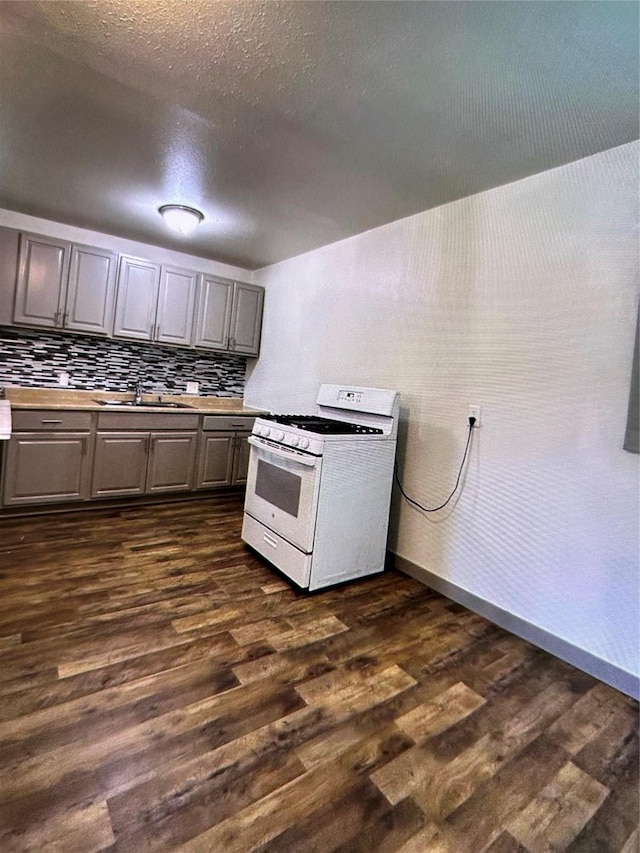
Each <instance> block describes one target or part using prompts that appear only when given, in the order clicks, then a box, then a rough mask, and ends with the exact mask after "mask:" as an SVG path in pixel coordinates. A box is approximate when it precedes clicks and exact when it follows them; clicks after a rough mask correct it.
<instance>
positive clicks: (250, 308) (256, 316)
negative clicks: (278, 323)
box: [229, 282, 264, 355]
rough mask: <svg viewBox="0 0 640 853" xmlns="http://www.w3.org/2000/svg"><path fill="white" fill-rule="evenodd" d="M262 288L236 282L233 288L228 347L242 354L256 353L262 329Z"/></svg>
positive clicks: (258, 349)
mask: <svg viewBox="0 0 640 853" xmlns="http://www.w3.org/2000/svg"><path fill="white" fill-rule="evenodd" d="M263 304H264V288H262V287H257V286H255V285H253V284H242V283H241V282H236V283H235V284H234V288H233V312H232V314H231V330H230V334H229V349H230V350H231V351H232V352H238V353H242V354H243V355H258V352H259V351H260V331H261V329H262V306H263Z"/></svg>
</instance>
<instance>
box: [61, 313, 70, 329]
mask: <svg viewBox="0 0 640 853" xmlns="http://www.w3.org/2000/svg"><path fill="white" fill-rule="evenodd" d="M68 320H69V312H68V311H65V312H64V314H63V315H62V325H63V326H66V325H67V321H68Z"/></svg>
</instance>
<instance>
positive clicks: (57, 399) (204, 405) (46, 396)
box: [4, 386, 265, 416]
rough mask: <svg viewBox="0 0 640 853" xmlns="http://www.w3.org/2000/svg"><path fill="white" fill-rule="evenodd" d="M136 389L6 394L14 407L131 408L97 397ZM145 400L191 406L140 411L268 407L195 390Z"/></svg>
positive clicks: (232, 411) (226, 411)
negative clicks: (105, 402)
mask: <svg viewBox="0 0 640 853" xmlns="http://www.w3.org/2000/svg"><path fill="white" fill-rule="evenodd" d="M133 396H134V395H133V392H131V391H128V392H121V391H120V392H119V391H77V390H73V389H70V388H22V387H12V386H5V388H4V398H5V400H9V402H10V403H11V408H12V409H82V410H83V411H87V410H89V411H95V412H105V411H109V412H112V411H116V412H124V411H127V412H130V411H131V410H132V407H131V406H105V405H101V404H100V403H97V402H96V400H123V401H125V400H133ZM142 399H143V401H144V402H145V403H152V402H154V401H156V400H160V401H161V402H167V403H184V404H186V405H187V406H188V407H189V408H188V409H187V408H177V409H171V408H166V407H162V406H149V405H145V406H144V407H143V408H142V409H136V411H145V412H165V413H166V414H173V413H176V412H182V414H188V413H189V412H193V413H196V414H205V415H246V416H257V415H261V414H264V413H265V410H264V409H251V408H248V407H247V406H245V405H244V401H243V399H242V397H197V396H195V395H193V394H143V395H142Z"/></svg>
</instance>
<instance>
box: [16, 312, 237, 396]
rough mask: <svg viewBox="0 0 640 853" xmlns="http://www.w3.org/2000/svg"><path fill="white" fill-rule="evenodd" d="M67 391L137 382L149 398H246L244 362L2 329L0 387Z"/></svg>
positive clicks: (153, 346)
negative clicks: (189, 392) (62, 379)
mask: <svg viewBox="0 0 640 853" xmlns="http://www.w3.org/2000/svg"><path fill="white" fill-rule="evenodd" d="M61 371H66V372H67V373H68V374H69V387H70V388H76V389H80V390H87V391H92V390H98V389H104V390H105V391H127V390H129V389H130V388H131V385H132V384H133V383H135V382H136V381H137V380H141V381H142V385H143V388H144V390H145V391H146V392H148V393H151V392H157V393H162V394H184V393H185V390H186V383H187V382H198V383H199V384H200V391H199V393H200V394H201V395H202V396H207V395H214V394H215V395H216V396H227V397H242V396H243V394H244V380H245V372H246V358H244V357H243V356H237V355H227V354H226V353H205V352H202V351H195V350H190V349H180V348H174V347H163V346H159V345H157V344H146V343H137V342H132V341H119V340H114V339H108V340H103V339H102V338H92V337H87V336H85V335H67V334H60V333H56V332H43V331H31V330H28V329H15V328H6V327H0V386H1V385H22V386H25V387H53V386H57V385H58V374H59V373H60V372H61Z"/></svg>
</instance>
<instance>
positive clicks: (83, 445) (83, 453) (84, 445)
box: [82, 436, 87, 456]
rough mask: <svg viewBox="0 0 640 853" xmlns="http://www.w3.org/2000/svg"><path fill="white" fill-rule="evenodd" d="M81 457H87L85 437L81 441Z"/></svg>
mask: <svg viewBox="0 0 640 853" xmlns="http://www.w3.org/2000/svg"><path fill="white" fill-rule="evenodd" d="M82 455H83V456H86V455H87V439H86V436H85V437H83V439H82Z"/></svg>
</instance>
